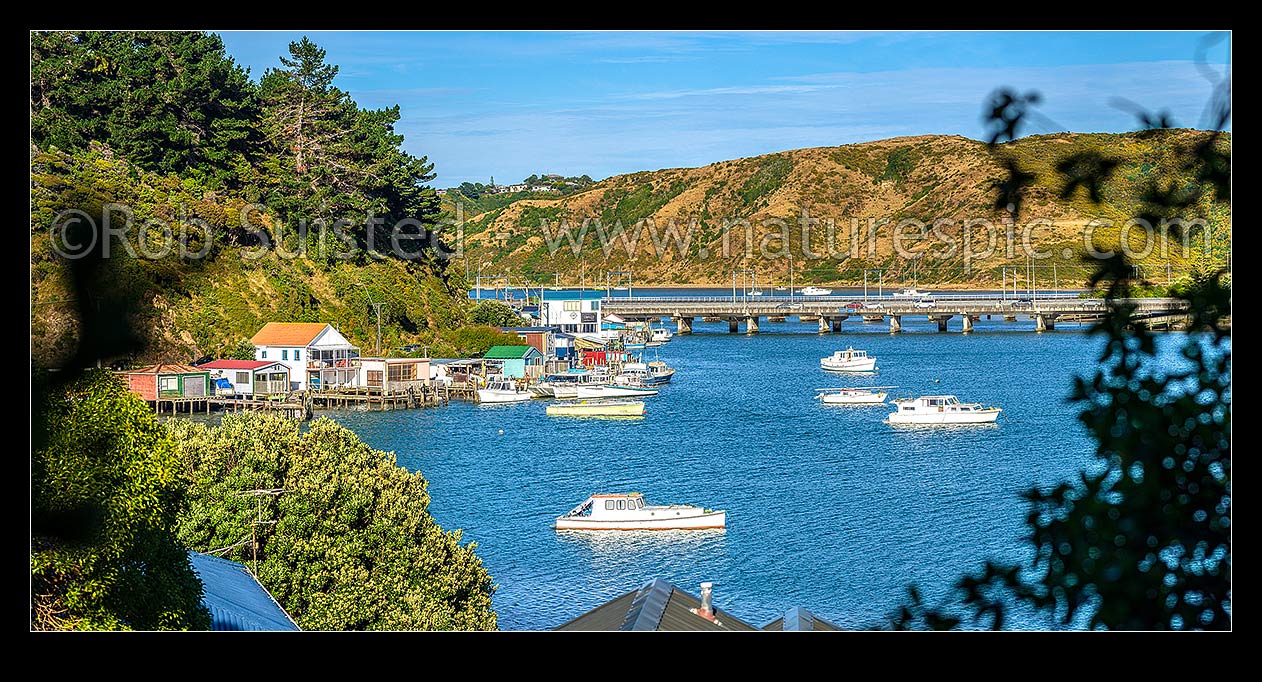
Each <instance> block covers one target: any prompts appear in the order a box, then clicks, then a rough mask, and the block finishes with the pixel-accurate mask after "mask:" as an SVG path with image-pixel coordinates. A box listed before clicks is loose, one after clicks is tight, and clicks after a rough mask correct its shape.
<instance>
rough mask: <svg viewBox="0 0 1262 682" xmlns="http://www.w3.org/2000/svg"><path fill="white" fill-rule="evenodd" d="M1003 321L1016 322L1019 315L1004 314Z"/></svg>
mask: <svg viewBox="0 0 1262 682" xmlns="http://www.w3.org/2000/svg"><path fill="white" fill-rule="evenodd" d="M1003 321H1004V322H1016V321H1017V316H1016V315H1004V316H1003Z"/></svg>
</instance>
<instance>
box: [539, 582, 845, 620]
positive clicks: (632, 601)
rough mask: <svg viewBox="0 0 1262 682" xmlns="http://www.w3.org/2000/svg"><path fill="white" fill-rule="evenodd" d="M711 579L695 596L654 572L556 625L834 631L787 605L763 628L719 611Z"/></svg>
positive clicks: (814, 617)
mask: <svg viewBox="0 0 1262 682" xmlns="http://www.w3.org/2000/svg"><path fill="white" fill-rule="evenodd" d="M713 597H714V594H713V584H712V583H701V597H700V598H697V597H694V596H692V595H691V594H688V593H687V592H684V591H683V590H681V589H679V588H678V587H675V586H674V585H672V584H671V583H669V582H667V581H665V580H662V579H661V578H656V579H654V580H651V581H649V582H648V583H647V584H645V585H644V586H643V587H641V588H640V589H638V590H631V591H630V592H627V593H626V594H624V595H622V596H620V597H616V598H614V599H613V600H611V601H609V602H606V603H605V604H602V605H600V606H597V607H596V608H594V609H592V610H591V611H588V612H587V613H584V614H582V615H580V616H578V617H576V618H573V619H572V620H569V621H567V622H565V623H562V624H561V625H559V626H557V628H556V629H557V630H601V631H610V630H621V631H636V630H640V631H646V630H647V631H657V632H669V631H690V630H708V631H711V632H757V631H763V632H771V631H779V630H786V631H791V632H805V631H811V630H816V631H836V630H840V629H841V628H838V627H837V626H836V625H833V624H832V623H830V622H828V621H826V620H824V619H823V618H820V617H819V616H816V615H815V614H813V613H811V612H810V611H807V610H806V609H802V608H797V607H795V608H791V609H789V610H788V611H787V612H785V613H784V614H783V615H782V616H780V617H778V618H776V619H775V620H773V621H771V622H770V623H767V624H766V625H764V626H763V627H761V628H758V627H754V626H753V625H750V624H749V623H748V622H746V621H744V620H741V619H740V618H737V617H736V616H734V615H732V614H730V613H728V612H726V611H721V610H719V609H718V608H716V607H715V606H714V604H713Z"/></svg>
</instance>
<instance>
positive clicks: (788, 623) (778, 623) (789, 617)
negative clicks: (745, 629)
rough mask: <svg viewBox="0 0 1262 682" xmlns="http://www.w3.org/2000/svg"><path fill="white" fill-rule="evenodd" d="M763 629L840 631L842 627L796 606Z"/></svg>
mask: <svg viewBox="0 0 1262 682" xmlns="http://www.w3.org/2000/svg"><path fill="white" fill-rule="evenodd" d="M762 629H763V630H768V631H770V630H784V631H786V632H809V631H828V632H839V631H840V630H841V628H839V627H837V626H836V625H833V624H832V623H830V622H828V621H826V620H824V619H823V618H820V617H819V616H817V615H815V614H813V613H811V612H810V611H808V610H806V609H804V608H801V607H798V606H794V607H793V608H791V609H789V610H788V611H785V613H784V615H783V616H781V617H779V618H777V619H775V620H773V621H771V622H770V623H767V624H766V625H764V626H762Z"/></svg>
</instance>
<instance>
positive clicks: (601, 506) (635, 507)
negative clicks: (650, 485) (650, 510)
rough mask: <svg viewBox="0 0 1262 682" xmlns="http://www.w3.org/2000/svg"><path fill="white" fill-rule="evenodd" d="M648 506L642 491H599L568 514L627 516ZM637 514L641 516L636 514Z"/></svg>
mask: <svg viewBox="0 0 1262 682" xmlns="http://www.w3.org/2000/svg"><path fill="white" fill-rule="evenodd" d="M646 507H648V503H647V502H645V501H644V495H643V494H641V493H599V494H596V495H592V496H591V497H589V498H587V500H586V501H585V502H583V503H582V504H580V505H579V506H577V507H575V508H574V509H572V510H571V511H570V513H568V514H566V516H588V517H592V518H597V519H604V518H608V519H617V518H626V517H627V516H629V515H630V514H629V512H637V511H639V510H641V509H644V508H646ZM635 516H640V515H639V514H635Z"/></svg>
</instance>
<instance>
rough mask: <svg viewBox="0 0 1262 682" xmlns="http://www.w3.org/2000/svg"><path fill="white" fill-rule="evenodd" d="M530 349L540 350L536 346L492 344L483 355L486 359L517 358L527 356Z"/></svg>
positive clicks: (536, 351)
mask: <svg viewBox="0 0 1262 682" xmlns="http://www.w3.org/2000/svg"><path fill="white" fill-rule="evenodd" d="M530 351H534V352H535V353H538V352H539V350H538V349H536V348H535V347H534V346H491V349H490V350H488V351H487V352H486V355H483V356H482V357H483V358H484V359H486V360H515V359H517V358H524V357H526V355H527V354H529V353H530Z"/></svg>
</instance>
